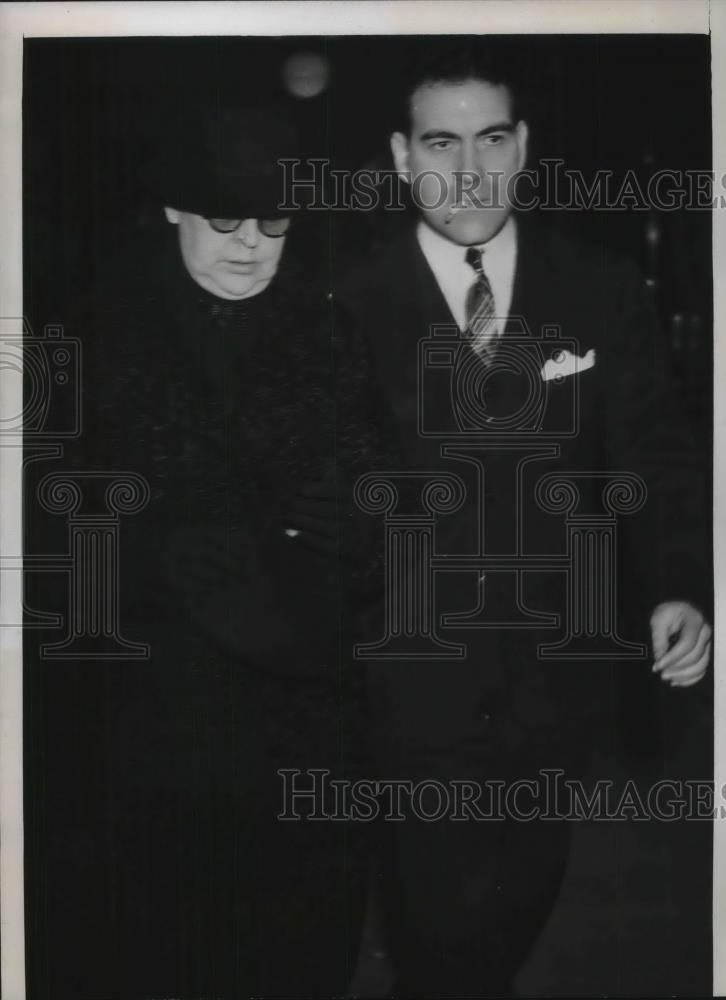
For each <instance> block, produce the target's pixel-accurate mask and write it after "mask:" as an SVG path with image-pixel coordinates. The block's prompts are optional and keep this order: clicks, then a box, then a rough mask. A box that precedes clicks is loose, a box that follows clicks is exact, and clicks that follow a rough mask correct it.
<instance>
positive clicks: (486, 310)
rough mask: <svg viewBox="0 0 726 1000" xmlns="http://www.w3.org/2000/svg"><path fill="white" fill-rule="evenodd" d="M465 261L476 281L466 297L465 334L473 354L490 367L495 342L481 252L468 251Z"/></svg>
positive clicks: (489, 288) (491, 296)
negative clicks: (473, 273)
mask: <svg viewBox="0 0 726 1000" xmlns="http://www.w3.org/2000/svg"><path fill="white" fill-rule="evenodd" d="M465 259H466V263H467V264H469V265H470V267H473V268H474V271H475V272H476V281H475V282H474V284H473V285H472V286H471V288H470V289H469V291H468V292H467V293H466V331H467V333H468V335H469V338H470V339H469V343H470V345H471V349H472V351H474V353H475V354H477V355H478V356H479V357H480V358H481V359H482V360H483V361H484V362H485V363H487V364H489V363H491V362H492V361H493V360H494V355H495V354H496V351H497V339H498V332H497V323H496V318H495V315H496V312H495V308H494V294H493V292H492V286H491V285H490V284H489V279H488V278H487V276H486V274H485V273H484V268H483V267H482V264H481V250H477V248H476V247H469V248H468V249H467V251H466V258H465Z"/></svg>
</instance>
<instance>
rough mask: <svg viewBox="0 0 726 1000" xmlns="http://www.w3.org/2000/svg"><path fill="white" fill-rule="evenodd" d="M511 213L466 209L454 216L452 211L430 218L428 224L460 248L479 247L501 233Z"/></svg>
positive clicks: (438, 213)
mask: <svg viewBox="0 0 726 1000" xmlns="http://www.w3.org/2000/svg"><path fill="white" fill-rule="evenodd" d="M508 215H509V213H508V212H503V211H501V210H497V211H492V210H488V209H469V208H464V209H461V210H460V211H458V212H454V213H453V214H452V212H451V210H447V211H446V212H444V213H441V212H437V213H436V216H435V217H431V216H429V217H428V218H427V222H428V223H429V225H430V226H432V228H433V229H435V230H436V231H437V232H439V233H441V235H442V236H445V237H446V239H447V240H451V241H452V242H453V243H458V244H459V245H460V246H477V245H479V244H480V243H486V242H487V241H488V240H490V239H492V237H493V236H496V234H497V233H498V232H499V230H500V229H501V228H502V226H503V225H504V223H505V222H506V221H507V217H508Z"/></svg>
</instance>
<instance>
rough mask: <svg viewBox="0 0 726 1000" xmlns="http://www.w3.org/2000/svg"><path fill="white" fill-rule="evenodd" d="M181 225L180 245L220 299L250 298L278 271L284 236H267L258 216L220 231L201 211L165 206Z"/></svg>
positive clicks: (193, 270) (194, 272) (198, 277)
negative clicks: (211, 224) (225, 231)
mask: <svg viewBox="0 0 726 1000" xmlns="http://www.w3.org/2000/svg"><path fill="white" fill-rule="evenodd" d="M164 212H165V214H166V217H167V219H168V220H169V222H171V223H173V224H174V225H176V226H178V227H179V249H180V250H181V255H182V259H183V261H184V264H185V266H186V269H187V271H188V272H189V274H190V275H191V276H192V278H194V280H195V281H196V282H197V284H198V285H201V286H202V288H204V289H206V291H208V292H211V293H212V295H216V296H218V298H220V299H247V298H250V297H251V296H252V295H258V294H259V293H260V292H261V291H263V290H264V289H265V288H267V286H268V285H269V283H270V282H271V281H272V278H273V277H274V275H275V272H276V271H277V266H278V264H279V262H280V257H281V255H282V250H283V247H284V245H285V237H284V236H277V237H271V236H265V234H264V233H262V232H260V229H259V226H258V225H257V220H256V219H244V220H243V221H242V222H241V223H240V225H239V226H238V228H237V229H236V230H235V231H234V232H232V233H217V232H215V231H214V229H212V227H211V226H210V225H209V223H208V222H207V220H206V219H204V218H203V217H202V216H201V215H192V213H191V212H179V211H177V209H175V208H165V209H164Z"/></svg>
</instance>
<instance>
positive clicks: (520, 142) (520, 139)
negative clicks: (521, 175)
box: [514, 121, 529, 170]
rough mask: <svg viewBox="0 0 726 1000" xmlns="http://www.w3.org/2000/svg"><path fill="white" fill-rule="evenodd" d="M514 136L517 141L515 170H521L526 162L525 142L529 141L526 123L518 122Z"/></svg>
mask: <svg viewBox="0 0 726 1000" xmlns="http://www.w3.org/2000/svg"><path fill="white" fill-rule="evenodd" d="M514 134H515V136H516V139H517V170H521V169H522V168H523V167H524V164H525V163H526V162H527V142H528V140H529V129H528V128H527V123H526V122H523V121H518V122H517V125H516V128H515V130H514Z"/></svg>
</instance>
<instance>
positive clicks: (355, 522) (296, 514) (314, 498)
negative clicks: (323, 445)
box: [283, 479, 380, 569]
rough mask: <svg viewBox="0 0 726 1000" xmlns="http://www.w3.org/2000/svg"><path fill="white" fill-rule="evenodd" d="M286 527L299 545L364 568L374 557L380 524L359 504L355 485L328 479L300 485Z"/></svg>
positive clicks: (288, 510)
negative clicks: (350, 486) (353, 489)
mask: <svg viewBox="0 0 726 1000" xmlns="http://www.w3.org/2000/svg"><path fill="white" fill-rule="evenodd" d="M283 530H284V532H285V533H286V534H287V535H288V537H289V538H290V539H291V541H292V542H294V543H295V544H296V545H299V546H302V547H305V548H307V549H309V550H310V551H311V552H316V553H318V554H319V555H321V556H329V557H331V558H334V557H336V556H337V557H338V558H340V559H341V560H343V561H344V562H345V563H346V564H348V566H349V567H351V568H358V569H362V568H363V567H364V565H365V563H366V562H367V561H369V560H370V559H371V558H372V553H373V549H374V546H375V541H376V539H377V537H378V534H379V533H380V525H379V523H378V521H377V520H376V519H375V518H372V517H371V516H370V515H368V514H365V513H364V512H363V511H361V510H359V509H358V508H357V507H356V505H355V501H354V500H353V491H352V488H349V487H347V486H345V487H342V486H340V485H339V484H336V483H335V482H334V481H333V480H331V479H325V480H320V481H318V482H314V483H304V484H303V485H302V486H300V488H299V489H298V490H297V491H296V493H295V494H294V495H293V497H292V500H291V501H290V504H289V506H288V508H287V512H286V514H285V515H284V517H283ZM293 532H295V534H293Z"/></svg>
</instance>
